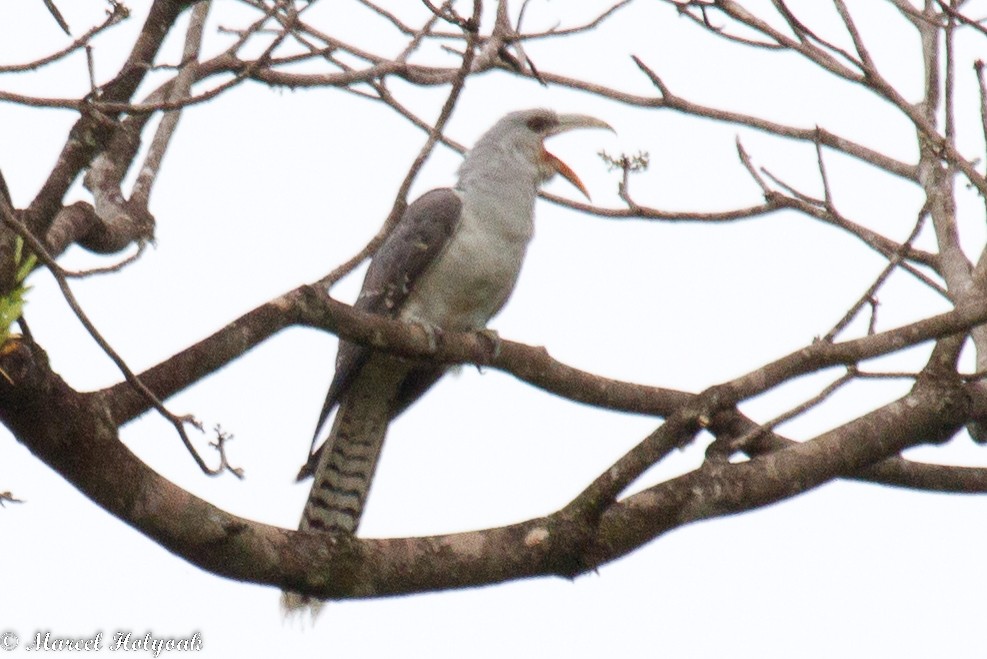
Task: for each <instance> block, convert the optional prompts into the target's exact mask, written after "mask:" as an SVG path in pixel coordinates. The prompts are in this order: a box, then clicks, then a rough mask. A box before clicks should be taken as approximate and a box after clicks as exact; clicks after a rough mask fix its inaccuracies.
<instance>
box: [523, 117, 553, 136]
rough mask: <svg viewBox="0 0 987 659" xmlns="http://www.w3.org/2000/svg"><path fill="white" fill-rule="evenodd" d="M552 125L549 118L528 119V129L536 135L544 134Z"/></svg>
mask: <svg viewBox="0 0 987 659" xmlns="http://www.w3.org/2000/svg"><path fill="white" fill-rule="evenodd" d="M551 123H552V122H551V120H550V119H549V118H548V117H532V118H531V119H528V128H530V129H531V130H533V131H534V132H536V133H542V132H544V131H546V130H547V129H548V127H549V125H551Z"/></svg>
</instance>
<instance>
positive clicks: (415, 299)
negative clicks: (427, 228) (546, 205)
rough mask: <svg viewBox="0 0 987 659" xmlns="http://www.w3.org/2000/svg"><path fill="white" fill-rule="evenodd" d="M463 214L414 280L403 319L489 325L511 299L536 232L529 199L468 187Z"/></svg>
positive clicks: (449, 325) (461, 326) (453, 326)
mask: <svg viewBox="0 0 987 659" xmlns="http://www.w3.org/2000/svg"><path fill="white" fill-rule="evenodd" d="M457 193H458V194H459V195H460V198H461V199H462V200H463V209H462V217H461V219H460V221H459V225H458V226H457V228H456V230H455V231H454V232H453V234H452V236H451V237H450V239H449V242H448V244H447V245H446V246H445V248H444V249H443V250H442V252H441V253H440V254H439V255H438V257H437V258H436V259H435V262H434V263H432V264H431V265H430V266H429V267H428V268H427V269H426V270H425V272H424V273H423V274H422V275H421V277H420V278H419V280H418V281H417V282H415V283H414V285H413V289H412V291H411V292H410V294H409V296H408V299H407V301H406V303H405V305H404V308H403V309H402V311H401V314H400V316H401V318H402V319H403V320H409V321H417V322H424V323H428V324H431V325H436V326H438V327H441V328H443V329H449V330H471V329H480V328H482V327H485V326H486V324H487V321H488V320H490V318H491V317H492V316H493V315H494V314H496V313H497V312H498V311H499V310H500V308H501V307H502V306H503V305H504V303H505V302H506V301H507V298H508V297H509V296H510V294H511V291H513V289H514V284H515V282H516V281H517V277H518V273H519V272H520V270H521V263H522V261H523V260H524V253H525V250H526V249H527V247H528V242H529V241H530V240H531V235H532V232H533V223H532V215H533V210H534V195H533V194H532V195H531V198H530V199H527V198H524V197H527V195H522V196H521V198H518V197H515V196H512V197H510V198H506V199H505V198H502V196H501V195H491V194H485V193H484V191H471V192H469V193H464V192H461V191H457ZM532 193H533V190H532Z"/></svg>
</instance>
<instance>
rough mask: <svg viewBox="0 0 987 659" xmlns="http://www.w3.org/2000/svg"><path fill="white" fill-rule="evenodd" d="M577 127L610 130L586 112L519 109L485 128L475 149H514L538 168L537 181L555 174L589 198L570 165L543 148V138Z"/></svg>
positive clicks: (603, 122)
mask: <svg viewBox="0 0 987 659" xmlns="http://www.w3.org/2000/svg"><path fill="white" fill-rule="evenodd" d="M577 128H605V129H607V130H610V131H613V128H612V127H611V126H610V124H608V123H607V122H605V121H603V120H601V119H597V118H596V117H591V116H589V115H585V114H559V113H556V112H555V111H553V110H548V109H541V108H539V109H535V110H519V111H517V112H511V113H510V114H507V115H505V116H504V117H503V118H502V119H501V120H500V121H498V122H497V123H496V124H494V126H493V127H492V128H491V129H490V130H489V131H487V132H486V133H485V134H484V135H483V137H481V138H480V141H479V142H478V143H477V145H476V147H474V150H483V147H494V146H495V147H497V148H499V149H501V150H506V151H514V152H516V153H517V154H518V155H520V156H521V157H522V158H524V159H525V160H528V161H530V162H532V163H533V164H534V165H535V166H536V167H537V170H538V175H539V180H538V181H537V182H538V183H544V182H546V181H548V180H549V179H551V178H552V177H553V176H555V174H561V175H562V177H563V178H565V179H566V180H567V181H569V182H570V183H572V184H573V185H574V186H576V188H577V189H578V190H579V191H580V192H582V193H583V194H584V195H586V198H587V199H589V192H587V190H586V186H585V185H583V182H582V181H580V180H579V177H578V176H576V173H575V172H574V171H572V168H571V167H569V166H568V165H567V164H565V163H564V162H562V160H560V159H559V158H558V157H557V156H555V155H554V154H552V153H550V152H549V151H548V149H546V148H545V139H547V138H549V137H552V136H553V135H558V134H559V133H565V132H567V131H570V130H575V129H577Z"/></svg>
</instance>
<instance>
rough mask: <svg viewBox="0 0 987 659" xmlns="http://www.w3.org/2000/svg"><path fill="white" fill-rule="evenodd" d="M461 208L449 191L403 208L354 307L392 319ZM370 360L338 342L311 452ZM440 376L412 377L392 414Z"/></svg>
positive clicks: (436, 372) (429, 372) (314, 457)
mask: <svg viewBox="0 0 987 659" xmlns="http://www.w3.org/2000/svg"><path fill="white" fill-rule="evenodd" d="M462 206H463V204H462V201H461V199H460V197H459V194H458V193H456V192H455V191H454V190H452V189H451V188H440V189H438V190H432V191H430V192H426V193H425V194H424V195H422V196H421V197H419V198H418V199H416V200H415V201H414V202H413V203H412V204H411V205H410V206H408V208H406V209H405V211H404V214H403V215H402V216H401V220H400V221H399V222H398V224H397V226H396V227H394V230H393V231H392V232H391V233H390V235H389V236H388V237H387V239H386V240H385V241H384V242H383V244H381V246H380V248H379V249H378V250H377V252H375V253H374V256H373V259H372V260H371V261H370V267H369V268H368V269H367V274H366V276H365V277H364V280H363V287H362V288H361V289H360V295H359V297H358V298H357V301H356V303H355V304H354V305H353V306H354V307H355V308H357V309H360V310H362V311H369V312H370V313H376V314H380V315H382V316H387V317H388V318H394V317H395V316H397V313H398V312H399V311H400V310H401V307H402V305H403V304H404V302H405V300H407V298H408V294H409V293H410V292H411V289H412V288H413V287H414V285H415V282H416V281H417V280H418V278H419V277H420V276H421V275H422V273H423V272H425V270H426V269H427V268H428V265H429V264H430V263H432V261H433V260H434V259H435V258H436V257H437V256H438V255H439V254H440V253H441V252H442V250H443V249H444V248H445V246H446V244H447V242H448V241H449V238H450V237H452V234H453V232H454V231H455V229H456V225H457V224H458V223H459V218H460V213H461V211H462ZM369 354H370V351H369V350H368V349H367V348H365V347H363V346H361V345H357V344H355V343H350V342H349V341H340V342H339V352H338V353H337V355H336V372H335V375H334V376H333V379H332V383H331V384H330V385H329V391H328V393H327V394H326V400H325V403H324V404H323V406H322V411H321V412H320V414H319V421H318V423H317V424H316V427H315V434H314V436H313V438H312V445H313V447H314V446H315V442H316V441H318V436H319V433H320V432H321V431H322V427H323V426H324V425H325V423H326V420H327V419H328V418H329V415H330V414H331V413H332V410H333V408H335V407H336V405H337V404H338V403H339V400H340V398H341V397H342V396H343V394H344V393H345V392H346V390H347V389H348V387H349V385H350V383H351V382H352V381H353V380H354V379H355V377H356V375H357V373H359V372H360V369H361V368H362V366H363V365H364V364H365V363H366V361H367V356H368V355H369ZM419 370H420V371H421V372H418V371H419ZM441 374H442V370H441V369H434V368H423V369H416V370H415V371H413V372H412V374H411V375H410V376H409V381H408V382H407V384H406V386H405V387H404V388H403V389H402V393H403V395H402V396H401V397H400V398H399V400H398V409H396V410H395V412H400V411H403V410H404V409H405V408H406V407H407V406H408V405H410V404H411V403H412V402H414V400H415V399H417V398H418V397H419V396H421V394H423V393H424V392H425V390H426V389H428V387H430V386H431V385H432V384H433V383H434V382H435V381H436V380H437V379H438V378H439V377H440V376H441ZM317 461H318V451H312V452H311V454H310V456H309V460H308V462H307V464H306V465H305V466H304V467H302V470H301V472H299V479H301V478H304V477H305V476H306V475H308V474H309V473H311V469H312V468H314V466H315V464H316V463H317Z"/></svg>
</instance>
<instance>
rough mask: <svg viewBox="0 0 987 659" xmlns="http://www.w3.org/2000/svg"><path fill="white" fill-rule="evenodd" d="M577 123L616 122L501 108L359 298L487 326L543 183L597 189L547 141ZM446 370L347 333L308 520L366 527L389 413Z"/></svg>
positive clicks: (457, 324) (458, 325)
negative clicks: (557, 179)
mask: <svg viewBox="0 0 987 659" xmlns="http://www.w3.org/2000/svg"><path fill="white" fill-rule="evenodd" d="M574 128H606V129H610V130H612V128H610V126H609V125H608V124H607V123H606V122H604V121H601V120H599V119H596V118H594V117H589V116H585V115H580V114H556V113H555V112H553V111H551V110H544V109H538V110H523V111H520V112H512V113H510V114H508V115H506V116H505V117H503V118H502V119H500V121H498V122H497V123H496V124H494V125H493V127H492V128H491V129H490V130H488V131H487V132H486V133H484V135H483V136H482V137H481V138H480V140H479V141H478V142H477V143H476V145H475V146H474V147H473V148H472V149H471V150H470V151H469V153H467V154H466V158H465V160H464V161H463V164H462V165H461V166H460V168H459V183H457V185H456V187H455V188H440V189H438V190H432V191H431V192H427V193H426V194H424V195H422V196H421V197H420V198H419V199H418V200H417V201H415V202H414V203H412V204H411V205H410V206H408V208H407V210H405V212H404V214H403V216H402V217H401V220H400V221H399V222H398V224H397V226H396V227H395V228H394V230H393V231H392V232H391V234H390V235H389V236H388V238H387V239H386V240H385V241H384V242H383V244H382V245H381V246H380V249H378V250H377V252H376V253H375V254H374V256H373V260H372V261H371V262H370V267H369V269H368V270H367V274H366V278H365V279H364V281H363V288H362V289H361V290H360V296H359V298H358V299H357V301H356V304H355V305H354V306H355V307H356V308H357V309H361V310H363V311H368V312H371V313H376V314H381V315H383V316H387V317H389V318H397V319H400V320H403V321H407V322H412V323H419V324H422V325H424V326H425V327H427V328H430V329H432V330H434V329H438V330H449V331H469V330H480V329H483V328H484V327H486V324H487V321H488V320H490V318H491V317H492V316H493V315H494V314H496V313H497V312H498V311H500V309H501V307H503V306H504V303H505V302H506V301H507V298H508V297H509V296H510V295H511V292H512V291H513V290H514V284H515V282H516V281H517V277H518V272H519V271H520V269H521V261H522V260H523V259H524V253H525V250H526V249H527V246H528V241H529V240H530V239H531V235H532V231H533V228H534V227H533V219H534V217H533V215H534V208H535V198H536V196H537V193H538V187H539V186H540V185H541V184H542V183H545V182H546V181H548V180H549V179H550V178H552V177H553V176H554V175H555V174H556V173H558V174H561V175H562V176H564V177H565V178H566V179H568V180H569V181H570V182H571V183H572V184H573V185H575V186H576V187H577V188H579V190H580V191H582V192H583V194H586V196H587V197H588V196H589V195H588V194H587V192H586V188H585V187H584V186H583V184H582V182H581V181H580V180H579V177H577V176H576V174H575V173H574V172H573V171H572V169H570V168H569V167H568V166H567V165H566V164H565V163H563V162H562V161H561V160H559V159H558V158H557V157H556V156H554V155H552V154H551V153H549V152H548V151H547V150H546V149H545V146H544V143H543V141H544V140H545V138H547V137H550V136H552V135H557V134H559V133H562V132H565V131H568V130H572V129H574ZM445 370H446V369H445V368H444V367H442V366H437V365H432V364H427V363H421V362H414V361H409V360H406V359H401V358H399V357H395V356H393V355H389V354H387V353H385V352H378V351H374V350H370V349H368V348H365V347H363V346H359V345H356V344H353V343H349V342H347V341H341V342H340V344H339V352H338V354H337V356H336V373H335V376H334V377H333V380H332V383H331V384H330V385H329V393H328V394H327V395H326V402H325V405H323V407H322V413H321V414H320V415H319V422H318V424H317V425H316V430H315V439H318V436H319V435H320V434H321V432H322V428H323V426H324V425H325V423H326V421H327V420H328V418H329V415H330V414H331V412H332V411H333V409H334V408H336V407H338V408H339V409H338V411H337V413H336V417H335V420H334V421H333V424H332V429H331V430H330V431H329V437H328V439H326V441H325V443H324V444H323V445H322V447H321V448H320V449H319V450H318V451H316V452H314V453H313V454H312V455H311V456H310V459H309V463H308V464H307V465H306V467H305V468H303V469H302V473H301V474H300V477H303V476H305V475H307V474H308V473H313V474H314V477H315V482H314V483H313V485H312V491H311V493H310V494H309V498H308V503H306V504H305V511H304V513H303V514H302V519H301V522H300V524H299V527H298V528H299V529H300V530H302V531H319V532H327V533H339V534H352V533H355V532H356V530H357V526H358V525H359V523H360V515H361V513H362V512H363V505H364V502H365V501H366V498H367V492H368V491H369V489H370V482H371V480H372V478H373V474H374V469H375V467H376V466H377V458H378V457H379V455H380V452H381V448H382V447H383V443H384V435H385V433H386V431H387V425H388V423H389V422H390V421H391V419H393V418H394V417H395V416H397V415H398V414H400V413H401V412H402V411H404V409H406V408H407V407H408V406H409V405H410V404H411V403H413V402H415V401H416V400H417V399H418V398H419V397H420V396H421V395H422V394H423V393H425V391H426V390H427V389H428V388H429V387H430V386H432V385H433V384H434V383H435V382H436V380H438V379H439V378H440V377H441V376H442V374H443V373H444V372H445ZM313 445H314V442H313ZM282 602H283V605H284V608H285V611H286V612H291V611H293V610H296V609H299V608H302V607H306V606H311V607H312V608H313V612H314V611H317V610H318V604H319V602H318V601H317V600H314V599H311V598H307V597H302V596H299V595H295V594H293V593H285V594H284V598H283V600H282Z"/></svg>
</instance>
